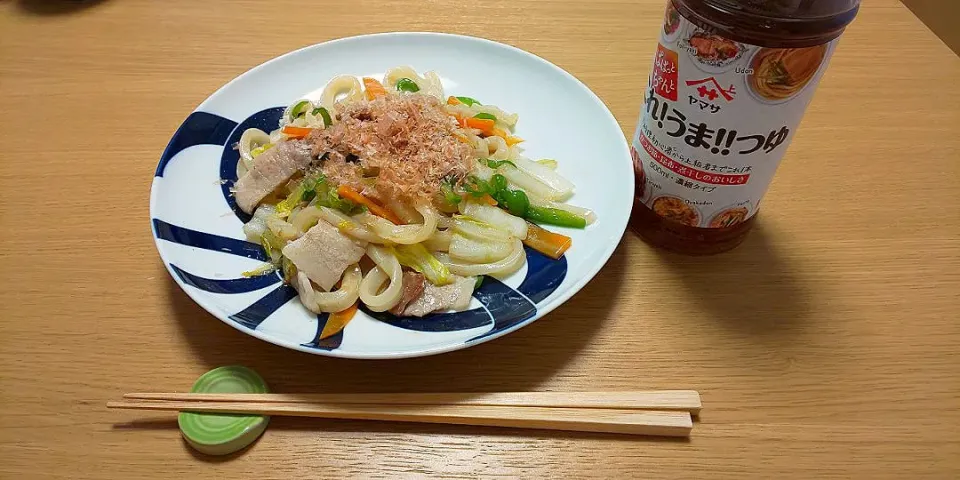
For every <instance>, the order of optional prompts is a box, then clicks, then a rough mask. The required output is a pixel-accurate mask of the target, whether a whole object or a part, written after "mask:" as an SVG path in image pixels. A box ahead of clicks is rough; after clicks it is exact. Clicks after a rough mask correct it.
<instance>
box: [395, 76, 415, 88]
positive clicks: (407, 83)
mask: <svg viewBox="0 0 960 480" xmlns="http://www.w3.org/2000/svg"><path fill="white" fill-rule="evenodd" d="M397 90H398V91H401V92H419V91H420V87H419V86H418V85H417V82H414V81H413V80H410V79H409V78H407V77H403V78H401V79H400V80H397Z"/></svg>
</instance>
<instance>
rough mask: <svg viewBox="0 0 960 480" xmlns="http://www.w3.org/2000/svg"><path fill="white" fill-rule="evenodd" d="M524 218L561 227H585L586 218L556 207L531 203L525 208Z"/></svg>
mask: <svg viewBox="0 0 960 480" xmlns="http://www.w3.org/2000/svg"><path fill="white" fill-rule="evenodd" d="M525 218H526V219H527V220H531V221H534V222H536V223H546V224H550V225H558V226H561V227H572V228H586V226H587V219H585V218H583V217H581V216H580V215H576V214H573V213H570V212H568V211H566V210H560V209H557V208H546V207H536V206H533V205H531V206H530V207H529V208H527V214H526V217H525Z"/></svg>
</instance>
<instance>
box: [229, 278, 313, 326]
mask: <svg viewBox="0 0 960 480" xmlns="http://www.w3.org/2000/svg"><path fill="white" fill-rule="evenodd" d="M296 296H297V291H296V290H294V289H293V287H291V286H290V285H286V284H283V285H280V286H279V287H277V288H276V289H274V290H273V291H272V292H270V293H268V294H266V295H264V296H263V298H261V299H260V300H257V301H256V302H253V304H252V305H250V306H249V307H247V308H244V309H243V310H241V311H240V312H239V313H236V314H234V315H230V319H231V320H233V321H235V322H237V323H239V324H240V325H243V326H245V327H247V328H250V329H254V330H256V328H257V327H258V326H260V324H261V323H263V321H264V320H266V319H267V317H269V316H270V315H272V314H273V312H276V311H277V309H278V308H280V307H282V306H283V305H284V304H285V303H287V302H289V301H290V300H292V299H293V298H294V297H296Z"/></svg>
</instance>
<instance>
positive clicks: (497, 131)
mask: <svg viewBox="0 0 960 480" xmlns="http://www.w3.org/2000/svg"><path fill="white" fill-rule="evenodd" d="M493 134H494V135H496V136H498V137H500V138H502V139H503V140H504V141H505V142H507V146H508V147H512V146H514V145H516V144H518V143H520V142H522V141H523V139H522V138H520V137H514V136H513V135H510V134H509V133H508V132H507V131H505V130H503V129H501V128H494V129H493Z"/></svg>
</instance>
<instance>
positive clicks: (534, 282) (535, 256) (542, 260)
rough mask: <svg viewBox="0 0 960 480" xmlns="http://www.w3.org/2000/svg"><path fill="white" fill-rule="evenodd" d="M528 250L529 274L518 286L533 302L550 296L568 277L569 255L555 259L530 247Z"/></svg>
mask: <svg viewBox="0 0 960 480" xmlns="http://www.w3.org/2000/svg"><path fill="white" fill-rule="evenodd" d="M524 248H526V250H527V276H526V278H524V279H523V283H521V284H520V286H519V287H517V290H519V291H520V293H522V294H524V295H526V297H527V298H529V299H530V300H531V301H533V303H540V302H542V301H544V300H545V299H546V298H547V297H549V296H550V294H551V293H553V292H554V291H555V290H556V289H557V288H558V287H560V284H561V283H563V279H564V278H566V277H567V257H564V256H561V257H560V259H559V260H554V259H552V258H550V257H548V256H546V255H544V254H542V253H540V252H538V251H536V250H534V249H532V248H530V247H524Z"/></svg>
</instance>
